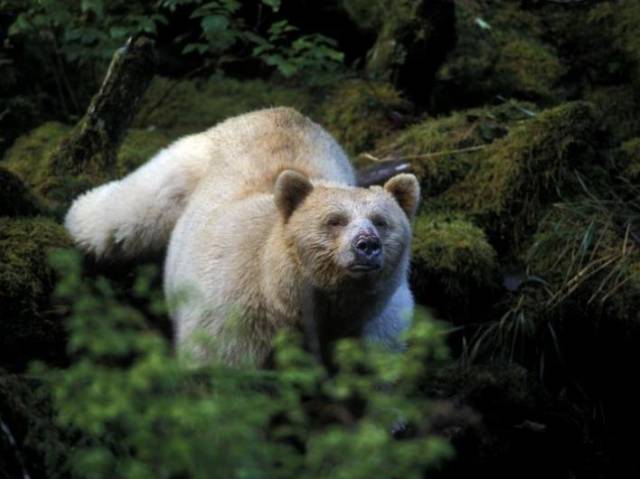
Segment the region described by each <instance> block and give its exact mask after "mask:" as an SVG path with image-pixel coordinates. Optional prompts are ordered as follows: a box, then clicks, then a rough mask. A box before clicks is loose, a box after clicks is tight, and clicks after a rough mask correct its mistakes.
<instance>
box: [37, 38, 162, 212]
mask: <svg viewBox="0 0 640 479" xmlns="http://www.w3.org/2000/svg"><path fill="white" fill-rule="evenodd" d="M156 62H157V60H156V54H155V49H154V47H153V44H152V42H151V40H149V39H148V38H145V37H137V38H132V39H130V40H129V41H128V42H127V44H126V45H125V46H124V47H123V48H122V49H120V50H118V51H117V52H116V54H115V55H114V57H113V60H112V61H111V65H110V66H109V69H108V71H107V74H106V77H105V79H104V81H103V83H102V86H101V87H100V90H99V91H98V93H97V94H96V95H95V96H94V97H93V99H92V100H91V104H90V105H89V107H88V108H87V112H86V113H85V115H84V117H83V118H82V119H81V120H80V122H79V123H78V124H77V125H76V126H75V128H74V129H73V131H72V132H71V133H70V134H69V136H68V137H67V138H65V139H64V140H63V141H62V143H60V145H59V146H58V147H57V149H56V150H55V151H54V153H53V155H52V157H51V160H50V161H49V162H48V164H49V168H50V172H49V173H50V174H51V175H52V176H53V178H55V179H56V180H54V181H52V184H51V186H50V192H49V196H51V197H52V198H54V199H56V200H58V201H62V202H64V201H65V200H68V199H69V198H71V197H73V196H75V195H76V194H78V193H79V192H80V191H79V190H81V189H83V188H84V187H86V185H87V184H93V183H96V182H99V181H104V179H106V178H109V177H110V176H112V175H113V174H114V170H115V165H116V153H117V150H118V147H119V146H120V143H121V142H122V140H123V138H124V136H125V134H126V132H127V130H128V128H129V126H130V125H131V122H132V120H133V118H134V116H135V115H136V113H137V112H138V109H139V106H140V102H141V100H142V97H143V95H144V92H145V91H146V89H147V88H148V86H149V83H150V82H151V79H152V77H153V74H154V72H155V66H156Z"/></svg>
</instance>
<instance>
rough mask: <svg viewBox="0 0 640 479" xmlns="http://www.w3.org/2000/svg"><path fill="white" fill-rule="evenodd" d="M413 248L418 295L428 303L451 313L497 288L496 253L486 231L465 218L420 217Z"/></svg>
mask: <svg viewBox="0 0 640 479" xmlns="http://www.w3.org/2000/svg"><path fill="white" fill-rule="evenodd" d="M412 249H413V256H412V279H413V281H414V284H415V293H416V296H417V298H418V299H419V300H424V301H426V302H427V304H430V305H436V306H438V307H439V309H442V310H444V311H447V312H451V311H452V310H455V309H456V308H460V307H466V306H468V305H469V302H470V301H471V300H472V299H473V297H474V296H475V295H476V294H477V293H478V291H485V292H486V291H490V290H491V289H492V288H493V287H495V283H496V279H497V268H498V264H497V257H496V256H497V255H496V252H495V250H494V249H493V247H492V246H491V245H490V244H489V242H488V241H487V237H486V235H485V234H484V232H483V231H482V230H481V229H480V228H478V227H477V226H475V225H473V224H472V223H471V222H469V221H467V220H465V219H463V218H456V217H447V216H444V215H442V214H430V213H426V214H421V215H420V216H418V218H417V219H416V222H415V226H414V234H413V246H412Z"/></svg>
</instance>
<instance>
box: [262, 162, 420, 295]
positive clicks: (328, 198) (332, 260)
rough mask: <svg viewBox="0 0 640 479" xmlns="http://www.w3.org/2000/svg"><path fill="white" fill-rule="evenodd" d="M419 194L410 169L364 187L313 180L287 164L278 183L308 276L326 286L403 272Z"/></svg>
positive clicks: (290, 239)
mask: <svg viewBox="0 0 640 479" xmlns="http://www.w3.org/2000/svg"><path fill="white" fill-rule="evenodd" d="M419 198H420V186H419V184H418V180H417V179H416V177H415V176H414V175H410V174H400V175H397V176H394V177H393V178H391V179H390V180H388V181H387V182H386V184H385V185H384V186H383V187H380V186H372V187H370V188H358V187H351V186H343V185H337V184H332V183H323V182H314V183H312V182H311V181H310V180H309V179H308V178H307V177H305V176H304V175H302V174H300V173H298V172H295V171H292V170H286V171H284V172H282V173H281V174H280V175H279V176H278V178H277V180H276V184H275V189H274V200H275V203H276V206H277V208H278V211H279V213H280V216H281V219H282V222H283V227H284V231H285V239H286V241H287V243H288V245H289V246H290V248H291V249H292V250H293V251H294V254H295V255H296V257H297V261H298V263H299V264H300V265H301V266H302V268H303V270H304V272H305V276H307V277H308V278H310V279H311V281H312V283H313V284H314V286H317V287H319V288H322V289H324V290H332V289H335V288H339V287H341V286H344V285H345V284H346V283H348V282H354V281H355V282H358V283H361V282H370V283H374V282H376V281H379V280H380V279H384V278H391V277H395V276H397V275H396V274H394V273H397V272H399V268H404V267H405V266H406V264H407V260H408V255H409V246H410V243H411V226H410V221H411V219H412V218H413V216H414V214H415V212H416V208H417V205H418V201H419Z"/></svg>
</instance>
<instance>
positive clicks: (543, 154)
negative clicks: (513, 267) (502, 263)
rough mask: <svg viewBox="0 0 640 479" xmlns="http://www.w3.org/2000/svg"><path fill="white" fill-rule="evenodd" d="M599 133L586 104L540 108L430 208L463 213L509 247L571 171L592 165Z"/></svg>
mask: <svg viewBox="0 0 640 479" xmlns="http://www.w3.org/2000/svg"><path fill="white" fill-rule="evenodd" d="M597 133H598V125H597V122H596V120H595V116H594V113H593V109H592V107H591V106H590V105H589V104H587V103H584V102H574V103H566V104H564V105H562V106H559V107H556V108H553V109H550V110H547V111H544V112H543V113H541V114H539V115H538V116H537V117H535V118H534V119H532V120H531V121H528V122H525V123H522V124H520V125H517V126H516V127H514V128H512V129H511V130H510V131H509V134H508V135H507V136H505V137H504V138H501V139H499V140H497V141H495V142H494V143H492V144H491V145H490V146H489V147H488V148H487V152H486V159H484V160H483V161H481V162H478V163H477V164H476V165H474V168H473V170H472V171H471V172H470V173H469V174H468V175H467V176H466V177H465V178H464V179H463V180H462V181H460V182H458V183H456V184H454V185H453V186H452V187H451V188H449V189H447V191H445V192H444V193H443V194H442V195H440V196H439V197H438V198H437V199H436V200H435V201H434V205H433V206H438V207H440V208H445V209H453V210H461V211H464V212H465V213H467V214H469V215H470V216H471V217H472V218H474V219H475V220H476V221H477V222H478V224H480V225H482V226H483V227H484V228H485V229H486V231H487V232H488V233H489V234H490V237H491V238H492V241H493V242H494V244H495V245H501V246H502V247H506V248H507V249H508V248H513V246H514V245H516V244H518V243H519V242H520V241H522V240H523V239H524V238H525V237H526V234H527V233H528V232H529V231H530V229H531V227H532V226H535V224H536V222H537V220H538V219H539V217H540V214H541V213H542V211H543V209H544V208H543V207H544V205H546V204H549V203H550V202H552V201H555V200H556V199H557V197H558V192H559V191H561V190H562V189H563V187H566V186H567V184H568V181H569V180H570V179H573V178H574V176H573V169H574V168H582V169H586V168H588V167H589V165H590V164H593V163H595V158H596V146H597V144H596V142H597V141H598V135H597ZM502 247H501V249H502Z"/></svg>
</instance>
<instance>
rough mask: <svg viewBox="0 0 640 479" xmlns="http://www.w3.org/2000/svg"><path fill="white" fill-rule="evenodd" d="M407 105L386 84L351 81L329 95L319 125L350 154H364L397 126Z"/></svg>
mask: <svg viewBox="0 0 640 479" xmlns="http://www.w3.org/2000/svg"><path fill="white" fill-rule="evenodd" d="M408 108H409V104H408V103H407V102H406V101H405V100H403V99H402V98H401V97H400V94H399V93H398V92H397V91H396V90H395V89H394V88H393V87H392V86H391V85H390V84H388V83H376V82H367V81H363V80H350V81H346V82H344V83H342V84H341V85H340V86H339V87H337V88H335V89H334V90H333V91H331V92H329V94H328V98H327V99H326V101H325V102H323V104H322V106H321V109H320V111H319V112H318V119H319V121H320V122H321V123H322V124H323V125H324V126H325V127H326V128H327V129H328V130H329V131H330V132H331V133H332V134H333V135H334V137H335V138H336V139H337V140H338V143H340V144H341V145H342V146H343V147H344V148H345V150H346V151H347V152H348V153H349V154H351V155H356V154H358V153H363V152H366V151H368V150H370V149H372V148H373V147H374V145H375V144H376V142H378V141H379V140H381V139H382V138H384V137H385V136H387V135H389V134H390V133H391V132H393V131H394V130H396V129H397V128H398V126H399V121H398V120H397V118H396V117H398V116H400V113H401V112H406V111H407V110H408Z"/></svg>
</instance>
